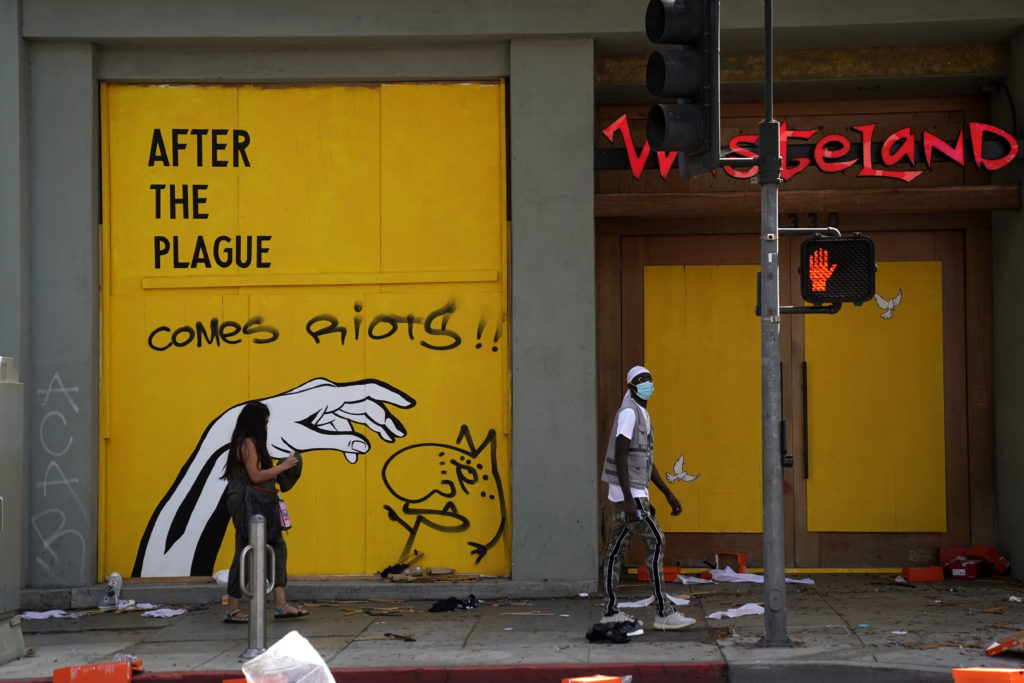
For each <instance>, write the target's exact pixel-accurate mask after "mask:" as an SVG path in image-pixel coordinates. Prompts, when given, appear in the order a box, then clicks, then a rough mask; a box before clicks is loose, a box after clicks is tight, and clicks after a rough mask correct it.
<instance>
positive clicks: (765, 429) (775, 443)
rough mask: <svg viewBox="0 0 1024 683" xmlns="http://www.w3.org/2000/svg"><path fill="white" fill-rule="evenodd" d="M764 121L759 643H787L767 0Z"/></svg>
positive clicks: (777, 170)
mask: <svg viewBox="0 0 1024 683" xmlns="http://www.w3.org/2000/svg"><path fill="white" fill-rule="evenodd" d="M764 73H765V75H764V121H762V122H761V123H760V124H759V125H758V147H757V155H758V163H759V165H760V170H759V176H758V180H759V182H760V185H761V301H760V305H761V406H762V424H761V472H762V495H763V496H764V501H763V508H764V512H763V533H762V539H763V544H764V546H763V547H764V550H763V553H764V605H765V609H764V631H765V633H764V637H763V638H762V639H761V645H762V646H763V647H784V646H788V645H791V642H790V640H789V636H788V635H787V634H786V558H785V547H786V541H785V528H784V524H783V508H782V435H781V429H782V428H781V425H782V369H781V366H780V364H779V329H780V326H781V322H782V321H781V315H780V309H779V182H780V180H781V177H780V174H781V171H782V158H781V156H780V153H779V137H780V133H779V122H778V121H775V115H774V111H773V97H774V93H773V89H772V0H764Z"/></svg>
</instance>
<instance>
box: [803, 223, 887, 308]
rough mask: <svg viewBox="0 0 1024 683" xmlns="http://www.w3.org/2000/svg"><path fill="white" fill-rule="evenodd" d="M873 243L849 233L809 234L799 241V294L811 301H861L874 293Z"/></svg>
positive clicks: (861, 236)
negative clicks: (825, 235) (849, 235)
mask: <svg viewBox="0 0 1024 683" xmlns="http://www.w3.org/2000/svg"><path fill="white" fill-rule="evenodd" d="M875 270H876V267H875V243H874V242H873V241H872V240H871V238H870V237H866V236H865V235H861V234H859V233H857V234H855V235H853V236H852V237H810V238H808V239H806V240H804V242H803V244H801V245H800V295H801V296H802V297H803V299H804V301H807V302H809V303H812V304H825V303H837V302H840V303H841V302H851V303H855V304H862V303H864V302H865V301H867V300H868V299H870V298H871V297H873V296H874V295H875Z"/></svg>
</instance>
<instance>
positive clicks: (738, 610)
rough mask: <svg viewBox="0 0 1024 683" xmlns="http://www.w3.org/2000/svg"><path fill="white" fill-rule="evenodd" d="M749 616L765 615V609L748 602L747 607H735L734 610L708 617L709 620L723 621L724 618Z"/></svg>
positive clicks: (715, 613)
mask: <svg viewBox="0 0 1024 683" xmlns="http://www.w3.org/2000/svg"><path fill="white" fill-rule="evenodd" d="M748 614H764V607H762V606H761V605H758V604H757V603H754V602H748V603H747V604H745V605H740V606H739V607H733V608H732V609H727V610H723V611H719V612H712V613H711V614H709V615H708V619H722V618H723V617H728V618H730V619H733V618H735V617H744V616H747V615H748Z"/></svg>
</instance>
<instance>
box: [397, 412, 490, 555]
mask: <svg viewBox="0 0 1024 683" xmlns="http://www.w3.org/2000/svg"><path fill="white" fill-rule="evenodd" d="M455 444H465V446H464V447H460V446H458V445H455ZM455 444H442V443H420V444H415V445H413V446H409V447H407V448H403V449H402V450H400V451H398V452H396V453H394V454H393V455H392V456H391V457H390V458H388V459H387V462H385V463H384V467H383V468H382V470H381V475H382V478H383V480H384V485H385V486H386V487H387V489H388V491H390V492H391V495H393V496H394V497H395V498H397V499H398V500H400V501H402V504H401V506H400V507H398V508H397V509H396V508H394V507H392V506H390V505H385V506H384V509H385V510H387V512H388V518H389V519H390V520H391V521H393V522H396V523H398V524H399V525H401V526H402V527H403V528H404V529H405V530H406V532H407V533H408V534H409V536H408V541H407V542H406V544H405V548H404V549H403V550H402V552H401V555H400V556H402V557H405V556H406V555H408V553H409V552H410V551H411V550H412V548H413V544H414V543H415V542H416V537H417V535H418V534H420V533H422V531H423V527H427V528H429V529H433V530H434V531H437V532H441V533H463V532H468V534H469V535H471V537H475V538H476V539H479V540H468V541H467V545H468V546H469V554H470V556H471V557H475V563H476V564H480V560H482V559H483V558H484V556H485V555H486V554H487V552H488V551H489V550H490V549H491V548H493V547H494V546H495V545H496V544H497V543H498V541H499V540H500V539H501V537H502V535H503V534H504V533H505V524H506V514H507V512H506V506H505V491H504V489H503V488H502V483H501V473H500V469H499V467H498V459H497V435H496V433H495V431H494V430H493V429H492V430H490V431H489V432H488V433H487V436H486V437H484V440H483V441H482V442H481V443H480V444H476V443H474V440H473V437H472V435H471V434H470V431H469V427H468V426H466V425H463V426H462V429H460V430H459V436H458V438H457V439H456V440H455ZM432 468H433V472H431V469H432ZM417 547H420V548H422V547H423V546H422V545H419V546H417Z"/></svg>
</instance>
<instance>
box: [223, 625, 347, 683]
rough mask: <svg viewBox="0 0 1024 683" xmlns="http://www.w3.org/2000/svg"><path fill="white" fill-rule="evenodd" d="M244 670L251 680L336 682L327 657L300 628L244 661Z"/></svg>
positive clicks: (264, 682)
mask: <svg viewBox="0 0 1024 683" xmlns="http://www.w3.org/2000/svg"><path fill="white" fill-rule="evenodd" d="M242 673H243V674H245V680H246V681H248V682H249V683H271V681H272V682H273V683H334V676H332V675H331V670H330V669H328V668H327V663H326V662H325V661H324V660H323V657H321V656H320V653H319V652H317V651H316V648H314V647H313V645H312V644H310V642H309V641H308V640H306V639H305V638H303V637H302V635H301V634H300V633H299V632H298V631H292V632H291V633H289V634H288V635H286V636H285V637H284V638H282V639H281V640H279V641H277V642H276V643H274V644H273V645H271V646H270V647H268V648H267V651H266V652H264V653H263V654H261V655H259V656H258V657H253V658H252V659H250V660H249V661H248V662H246V663H245V664H243V665H242Z"/></svg>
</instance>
